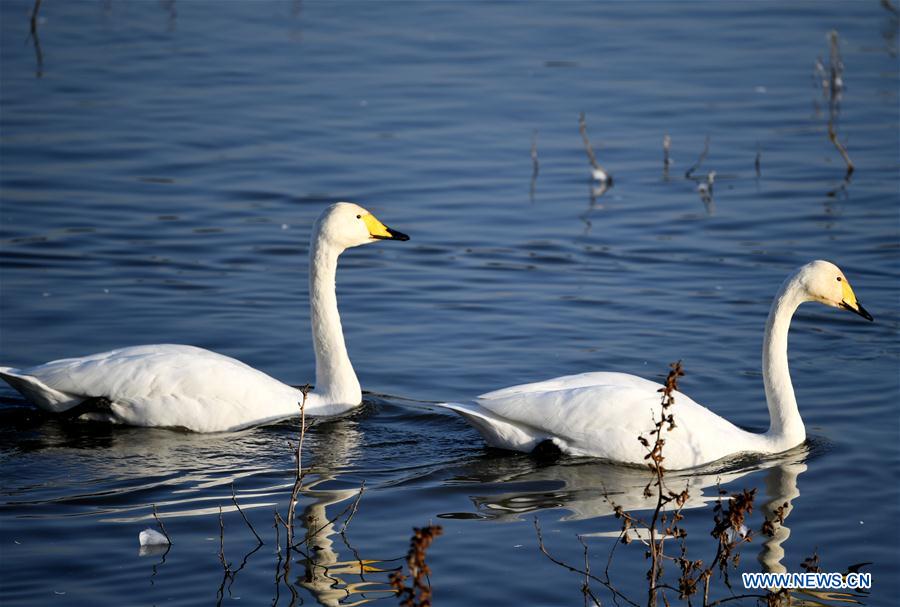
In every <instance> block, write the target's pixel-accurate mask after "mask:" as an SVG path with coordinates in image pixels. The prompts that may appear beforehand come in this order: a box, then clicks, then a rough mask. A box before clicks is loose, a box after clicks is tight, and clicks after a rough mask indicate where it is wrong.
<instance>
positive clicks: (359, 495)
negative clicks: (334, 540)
mask: <svg viewBox="0 0 900 607" xmlns="http://www.w3.org/2000/svg"><path fill="white" fill-rule="evenodd" d="M365 490H366V481H363V482H362V485H360V487H359V493H357V494H356V499H355V500H353V508H352V509H351V510H350V514H349V515H348V516H347V520H345V521H344V524H343V525H342V526H341V535H344V533H345V532H346V531H347V527H348V526H349V525H350V521H352V520H353V515H354V514H356V511H357V510H358V509H359V500H361V499H362V495H363V491H365Z"/></svg>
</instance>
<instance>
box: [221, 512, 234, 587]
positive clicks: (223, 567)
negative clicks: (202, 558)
mask: <svg viewBox="0 0 900 607" xmlns="http://www.w3.org/2000/svg"><path fill="white" fill-rule="evenodd" d="M219 562H221V563H222V569H224V570H225V572H226V574H227V573H230V572H231V567H230V566H229V564H228V562H227V561H226V560H225V519H224V518H223V517H222V506H221V505H220V506H219Z"/></svg>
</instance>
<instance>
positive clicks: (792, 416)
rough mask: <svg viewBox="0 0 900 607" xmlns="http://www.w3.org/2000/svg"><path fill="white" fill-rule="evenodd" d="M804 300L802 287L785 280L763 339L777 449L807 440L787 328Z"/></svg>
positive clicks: (764, 369)
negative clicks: (792, 378)
mask: <svg viewBox="0 0 900 607" xmlns="http://www.w3.org/2000/svg"><path fill="white" fill-rule="evenodd" d="M804 301H806V297H805V296H804V294H803V290H802V288H801V287H800V284H799V283H798V281H797V280H796V277H791V278H789V279H788V280H786V281H785V283H784V285H782V287H781V290H780V291H779V292H778V295H777V296H776V297H775V301H774V302H773V303H772V309H771V310H770V311H769V319H768V321H767V322H766V335H765V340H764V341H763V354H762V364H763V367H762V372H763V383H765V386H766V402H767V403H768V405H769V420H770V421H769V431H768V432H767V433H766V437H767V438H768V439H769V440H770V441H772V443H773V444H772V448H773V450H776V451H780V450H784V449H789V448H790V447H794V446H796V445H799V444H800V443H802V442H803V441H804V440H806V429H805V428H804V427H803V420H802V419H801V418H800V411H799V410H798V409H797V399H796V398H795V397H794V386H793V385H792V384H791V374H790V371H789V370H788V351H787V349H788V329H789V328H790V326H791V318H792V317H793V315H794V312H795V311H796V310H797V307H798V306H799V305H800V304H801V303H803V302H804Z"/></svg>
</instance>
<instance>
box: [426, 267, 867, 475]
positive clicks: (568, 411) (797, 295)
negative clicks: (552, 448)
mask: <svg viewBox="0 0 900 607" xmlns="http://www.w3.org/2000/svg"><path fill="white" fill-rule="evenodd" d="M806 301H818V302H821V303H824V304H826V305H828V306H833V307H840V308H844V309H846V310H850V311H851V312H855V313H857V314H859V315H860V316H862V317H863V318H866V319H868V320H872V316H871V315H869V313H868V312H866V310H865V309H864V308H863V307H862V306H861V305H860V304H859V301H858V300H857V299H856V295H854V293H853V289H852V288H851V287H850V283H849V282H847V278H846V277H845V276H844V274H843V273H842V272H841V270H840V269H839V268H838V267H837V266H835V265H834V264H831V263H829V262H827V261H814V262H812V263H809V264H807V265H805V266H803V267H802V268H800V269H799V270H797V272H795V273H794V274H793V275H791V276H790V277H789V278H788V279H787V280H786V281H785V282H784V284H783V285H782V287H781V290H780V291H779V292H778V295H777V296H776V297H775V302H774V303H773V304H772V309H771V311H770V312H769V319H768V321H767V323H766V334H765V340H764V342H763V356H762V359H763V382H764V383H765V388H766V400H767V402H768V405H769V415H770V419H771V422H770V426H769V430H768V432H765V433H764V434H755V433H753V432H747V431H745V430H741V429H740V428H738V427H737V426H735V425H734V424H732V423H731V422H729V421H727V420H726V419H723V418H722V417H719V416H718V415H716V414H715V413H713V412H712V411H710V410H709V409H707V408H706V407H703V406H702V405H699V404H697V403H696V402H694V401H693V400H691V399H690V398H688V397H687V396H685V395H683V394H681V393H677V392H676V393H675V404H674V406H673V407H672V409H671V411H672V413H673V414H674V416H675V421H676V428H675V429H674V430H672V431H669V432H665V431H664V433H663V437H664V438H665V441H666V442H665V447H664V450H663V456H664V457H665V462H664V464H663V465H664V466H665V467H666V468H668V469H684V468H690V467H693V466H699V465H701V464H705V463H708V462H713V461H715V460H718V459H721V458H723V457H725V456H729V455H734V454H737V453H741V452H758V453H780V452H782V451H786V450H788V449H790V448H792V447H795V446H797V445H799V444H801V443H802V442H803V441H804V440H805V439H806V430H805V429H804V427H803V420H801V419H800V413H799V411H798V410H797V401H796V399H795V398H794V389H793V386H792V385H791V377H790V373H789V371H788V356H787V336H788V327H789V326H790V322H791V317H792V316H793V314H794V311H795V310H796V309H797V307H798V306H799V305H800V304H801V303H803V302H806ZM661 387H662V386H660V385H659V384H657V383H655V382H652V381H649V380H646V379H643V378H640V377H636V376H634V375H627V374H624V373H602V372H601V373H582V374H580V375H568V376H565V377H557V378H556V379H550V380H547V381H542V382H537V383H532V384H523V385H519V386H512V387H510V388H505V389H502V390H497V391H495V392H488V393H487V394H482V395H481V396H479V397H478V398H477V399H476V401H475V402H474V403H468V404H460V403H443V404H442V405H441V406H443V407H446V408H449V409H452V410H453V411H456V412H457V413H459V414H460V415H462V416H463V417H464V418H465V419H466V420H467V421H468V422H469V423H471V424H472V425H473V426H474V427H475V428H476V429H477V430H478V431H479V432H480V433H481V435H482V436H483V437H484V438H485V440H486V441H487V442H488V443H489V444H490V445H492V446H494V447H500V448H502V449H512V450H515V451H526V452H528V451H532V450H533V449H534V448H535V447H536V446H537V445H539V444H540V443H542V442H543V441H547V440H549V441H552V442H553V443H554V444H555V445H556V446H557V447H559V449H560V450H562V451H563V452H564V453H569V454H572V455H582V456H589V457H600V458H605V459H608V460H612V461H616V462H621V463H628V464H644V463H645V462H646V461H647V460H646V459H645V458H644V456H645V455H647V452H648V451H647V448H645V447H644V446H643V445H641V444H640V443H639V442H638V435H642V436H645V437H647V436H648V435H649V431H650V430H651V429H652V428H653V427H654V426H653V424H654V421H655V420H658V419H659V416H660V398H661V395H660V393H659V389H660V388H661ZM651 442H652V440H651Z"/></svg>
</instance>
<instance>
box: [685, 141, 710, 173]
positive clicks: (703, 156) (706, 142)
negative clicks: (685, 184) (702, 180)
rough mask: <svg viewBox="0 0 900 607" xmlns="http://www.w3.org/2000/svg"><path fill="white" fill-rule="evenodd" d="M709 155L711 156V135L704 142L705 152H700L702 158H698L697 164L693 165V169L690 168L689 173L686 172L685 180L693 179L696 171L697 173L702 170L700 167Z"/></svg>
mask: <svg viewBox="0 0 900 607" xmlns="http://www.w3.org/2000/svg"><path fill="white" fill-rule="evenodd" d="M707 154H709V135H707V136H706V139H704V140H703V151H702V152H700V157H699V158H697V162H695V163H694V164H692V165H691V168H689V169H688V170H687V171H685V173H684V177H685V179H691V178H692V176H693V174H694V171H696V170H697V169H699V168H700V165H702V164H703V161H704V160H706V156H707Z"/></svg>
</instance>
